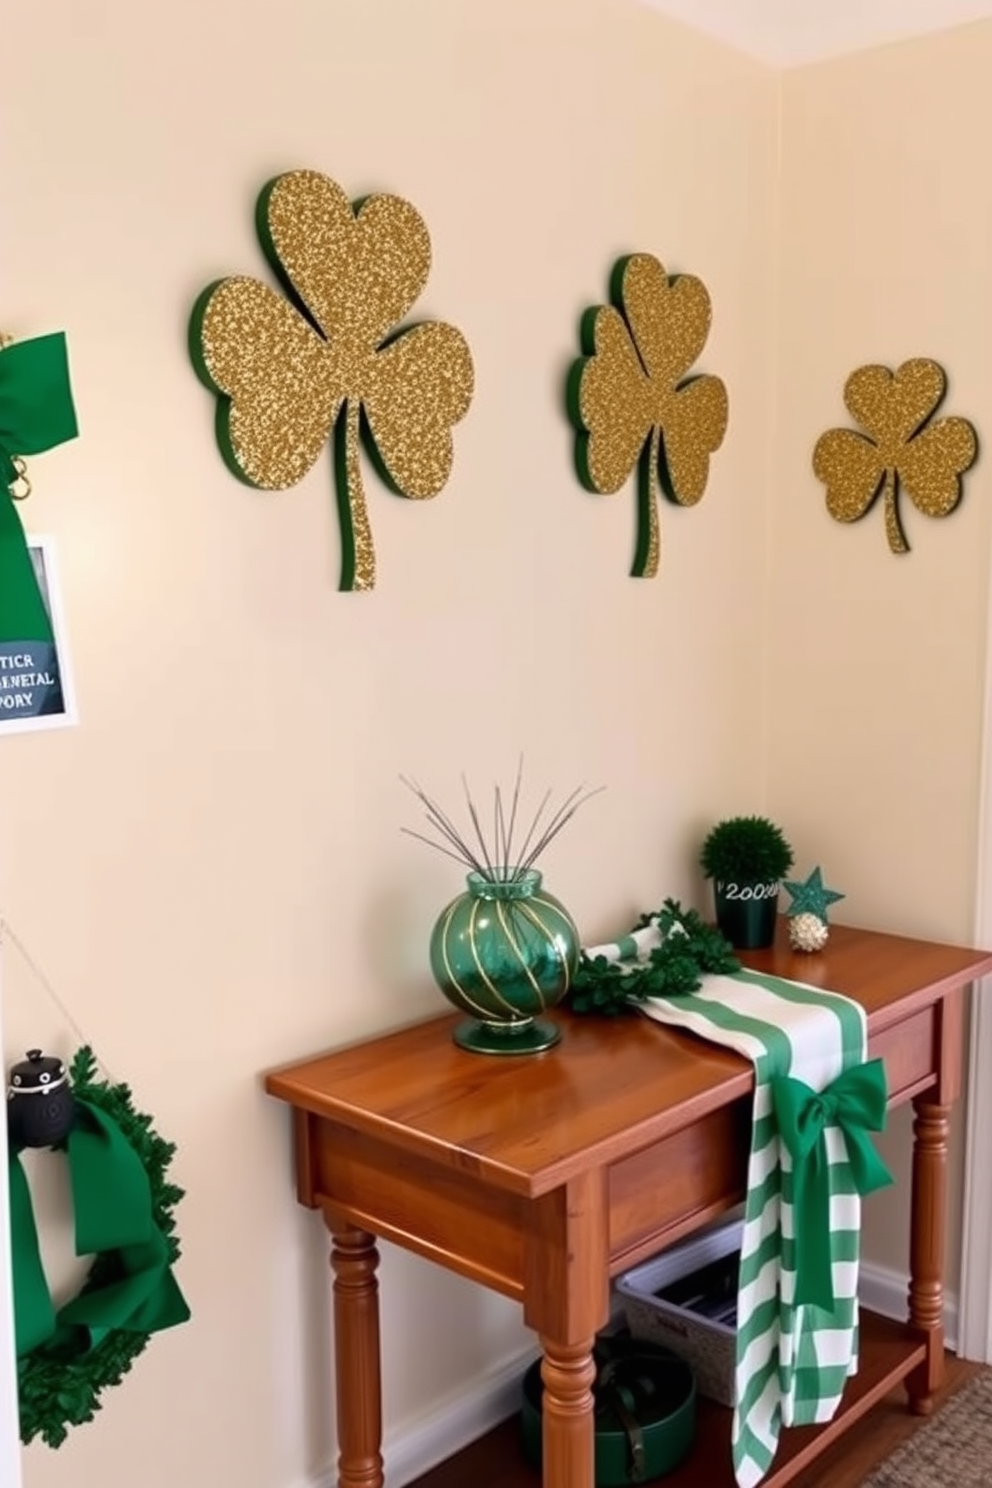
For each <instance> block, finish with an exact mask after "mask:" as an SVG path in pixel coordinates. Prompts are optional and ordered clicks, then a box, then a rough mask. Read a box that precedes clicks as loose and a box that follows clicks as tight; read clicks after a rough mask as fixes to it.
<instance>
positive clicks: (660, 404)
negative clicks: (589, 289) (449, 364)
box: [567, 253, 728, 578]
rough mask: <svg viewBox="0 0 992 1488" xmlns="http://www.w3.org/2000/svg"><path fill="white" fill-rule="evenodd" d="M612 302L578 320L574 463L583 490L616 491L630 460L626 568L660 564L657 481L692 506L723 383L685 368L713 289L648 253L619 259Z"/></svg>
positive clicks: (720, 409) (703, 332) (721, 421)
mask: <svg viewBox="0 0 992 1488" xmlns="http://www.w3.org/2000/svg"><path fill="white" fill-rule="evenodd" d="M610 299H611V301H612V304H610V305H596V306H594V307H593V308H592V309H590V310H587V311H586V313H585V315H584V316H583V319H582V329H581V340H582V351H583V355H582V356H581V357H580V358H579V359H578V360H577V361H576V362H575V363H574V364H573V366H572V369H571V372H570V373H569V378H568V387H567V403H568V412H569V417H570V418H571V420H572V423H573V424H574V425H575V427H576V429H577V431H578V433H577V437H576V441H575V463H576V468H577V470H578V474H579V479H580V480H581V481H582V484H583V485H584V486H585V488H586V490H588V491H595V492H599V493H600V494H603V495H607V494H612V493H613V492H615V491H619V489H620V487H621V486H622V485H623V483H624V481H625V480H626V479H627V477H628V476H629V475H630V473H631V471H632V470H633V468H634V466H635V465H637V467H638V481H637V541H636V547H635V551H634V562H633V565H632V567H631V573H632V574H633V575H634V577H635V578H641V577H646V578H653V577H654V575H655V574H656V573H657V572H658V560H659V556H660V551H661V534H660V528H659V520H658V495H659V491H658V481H659V478H660V481H661V489H662V490H663V491H664V493H665V495H666V496H667V497H668V499H669V500H670V501H674V502H677V503H678V504H679V505H680V506H695V504H696V502H697V501H699V499H700V498H701V496H702V495H703V492H704V491H705V489H706V481H707V478H708V476H709V468H710V455H711V454H712V453H713V452H714V451H715V450H717V449H719V447H720V445H721V444H722V443H723V436H724V434H725V433H726V431H727V417H728V406H727V390H726V388H725V387H724V385H723V383H722V382H721V380H720V379H719V377H713V376H711V375H710V374H704V375H700V374H697V375H695V376H691V377H690V376H687V375H686V374H687V373H688V372H689V369H690V368H691V367H692V365H693V363H694V362H695V361H696V358H697V357H698V356H699V354H700V352H701V351H702V349H703V347H704V346H705V344H706V338H707V336H708V335H709V330H710V321H711V314H712V312H711V307H710V297H709V294H708V293H707V290H706V286H705V285H704V284H703V282H702V281H701V280H700V279H696V278H694V277H693V276H692V275H690V274H675V275H672V276H671V277H669V275H668V274H667V273H666V272H665V270H664V268H663V267H662V265H661V264H660V263H659V262H658V260H657V259H656V258H654V257H652V255H651V254H650V253H633V254H631V255H630V256H629V257H627V258H621V259H620V260H619V261H618V262H617V264H616V266H615V267H614V270H613V274H612V276H611V279H610Z"/></svg>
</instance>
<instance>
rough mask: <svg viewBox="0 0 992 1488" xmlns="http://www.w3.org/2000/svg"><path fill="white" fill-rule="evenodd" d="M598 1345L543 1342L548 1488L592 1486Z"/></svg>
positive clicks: (545, 1483) (545, 1484)
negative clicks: (595, 1351) (595, 1348)
mask: <svg viewBox="0 0 992 1488" xmlns="http://www.w3.org/2000/svg"><path fill="white" fill-rule="evenodd" d="M593 1341H594V1340H593V1339H592V1338H587V1339H585V1340H584V1341H583V1342H582V1343H579V1344H560V1343H556V1342H555V1341H554V1340H553V1339H551V1338H545V1337H542V1338H541V1348H542V1349H543V1350H544V1358H543V1359H542V1361H541V1379H542V1380H543V1382H544V1395H543V1397H542V1403H541V1411H542V1415H543V1423H542V1466H543V1488H580V1485H582V1488H585V1485H587V1484H588V1485H589V1488H592V1483H593V1478H594V1447H593V1443H594V1437H593V1399H592V1385H593V1380H594V1379H595V1378H596V1366H595V1364H594V1363H593V1358H592V1346H593Z"/></svg>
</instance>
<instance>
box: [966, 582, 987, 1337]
mask: <svg viewBox="0 0 992 1488" xmlns="http://www.w3.org/2000/svg"><path fill="white" fill-rule="evenodd" d="M986 637H987V639H986V655H985V718H984V729H983V736H982V763H981V769H982V779H981V793H980V796H979V803H978V871H977V874H976V882H977V890H976V904H975V937H976V941H977V943H978V945H980V946H992V588H990V596H989V618H988V623H987V625H986ZM965 1130H966V1133H967V1136H966V1146H965V1154H964V1162H965V1166H964V1218H963V1224H962V1233H961V1287H960V1304H961V1305H960V1313H959V1317H960V1327H959V1340H958V1342H959V1352H960V1354H961V1355H962V1357H963V1358H965V1359H974V1360H977V1361H978V1362H979V1363H983V1364H990V1363H992V1163H990V1161H989V1155H990V1151H992V977H986V979H985V980H984V981H982V982H976V984H975V987H974V990H973V992H972V996H971V1037H970V1040H969V1047H968V1110H967V1122H966V1128H965Z"/></svg>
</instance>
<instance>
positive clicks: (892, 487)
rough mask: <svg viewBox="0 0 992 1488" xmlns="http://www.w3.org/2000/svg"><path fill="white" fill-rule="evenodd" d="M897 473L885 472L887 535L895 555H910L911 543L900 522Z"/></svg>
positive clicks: (892, 471)
mask: <svg viewBox="0 0 992 1488" xmlns="http://www.w3.org/2000/svg"><path fill="white" fill-rule="evenodd" d="M896 480H897V477H896V473H895V471H894V470H887V471H886V472H885V485H884V487H883V490H884V491H885V535H886V537H887V538H888V539H889V547H890V548H891V549H892V551H893V553H908V552H909V543H908V542H907V541H906V534H905V533H904V532H903V530H902V523H901V522H900V520H899V508H898V506H897V505H896V496H897V495H898V487H897V485H896Z"/></svg>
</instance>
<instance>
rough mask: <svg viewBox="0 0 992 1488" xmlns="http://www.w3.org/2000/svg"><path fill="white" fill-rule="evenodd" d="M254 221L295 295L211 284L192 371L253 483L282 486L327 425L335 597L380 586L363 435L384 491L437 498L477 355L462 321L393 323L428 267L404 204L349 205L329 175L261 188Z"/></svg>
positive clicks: (255, 284) (306, 460) (229, 449)
mask: <svg viewBox="0 0 992 1488" xmlns="http://www.w3.org/2000/svg"><path fill="white" fill-rule="evenodd" d="M256 224H257V228H258V234H259V239H260V241H261V244H262V248H263V251H264V252H265V254H266V257H267V258H268V260H269V262H270V263H271V265H272V267H273V269H274V271H275V274H276V276H277V277H278V279H279V280H280V282H281V283H282V285H283V288H284V289H285V291H286V296H287V297H286V298H284V297H283V296H282V295H280V294H277V293H276V291H275V290H273V289H271V288H269V286H268V285H266V284H262V283H260V282H259V281H258V280H257V279H249V278H246V277H244V276H237V277H235V278H230V279H221V280H220V281H218V282H217V283H215V284H212V285H210V286H209V287H208V288H207V289H206V290H205V291H204V293H203V294H202V295H201V296H200V298H199V300H198V302H197V305H196V307H195V309H194V312H193V320H192V326H191V336H190V340H191V350H192V353H193V358H194V362H195V363H196V365H197V368H198V370H199V371H200V373H201V375H202V376H203V378H204V380H205V381H206V382H207V385H208V386H209V387H211V388H212V389H213V390H214V391H215V392H217V393H219V394H220V395H221V396H220V402H219V406H218V420H217V430H218V439H219V442H220V446H221V450H222V452H223V454H224V458H225V459H226V461H227V463H228V465H229V466H230V467H231V469H232V470H233V471H234V473H235V474H236V475H238V476H239V477H240V478H241V479H242V480H245V481H247V483H248V484H249V485H252V486H257V487H259V488H261V489H264V490H268V491H276V490H284V489H285V488H286V487H287V486H292V485H295V484H296V482H297V481H299V480H301V479H302V477H303V476H304V475H306V473H307V471H308V470H309V469H310V468H311V466H312V465H313V464H314V462H315V461H316V460H317V458H318V456H319V454H320V452H321V450H322V449H323V447H324V445H325V443H326V442H327V439H328V437H329V435H330V434H331V431H332V430H333V432H334V469H335V477H336V484H337V494H338V508H339V514H340V520H341V546H342V561H341V588H342V589H371V588H372V587H373V586H374V584H375V552H374V549H373V545H372V532H371V528H370V527H369V519H368V512H367V510H366V506H365V493H364V491H363V488H362V472H361V465H360V459H359V442H360V438H361V439H363V440H364V442H365V444H366V447H367V449H368V452H369V454H370V456H371V457H372V460H373V462H374V464H375V466H376V469H377V470H378V472H379V474H380V476H381V477H382V478H383V480H384V481H385V482H386V484H387V485H388V486H389V487H390V489H391V490H393V491H395V492H396V493H397V494H399V495H403V496H410V497H413V498H414V499H421V498H423V497H427V496H436V495H437V493H438V491H440V490H441V488H442V486H443V485H444V483H445V481H446V480H447V479H448V475H449V474H450V471H451V464H452V460H453V458H454V451H453V446H452V438H451V428H452V425H454V424H456V423H457V422H458V420H459V419H460V418H462V417H463V416H464V414H465V413H466V412H467V410H468V406H469V403H470V402H471V400H472V390H473V369H472V358H471V355H470V353H469V349H468V346H467V345H466V343H465V338H464V337H463V336H462V334H461V332H460V331H458V330H456V329H455V327H454V326H450V325H445V324H444V323H443V322H440V321H430V322H425V323H422V324H418V325H412V326H408V327H404V328H401V329H399V330H396V329H395V327H396V326H397V324H398V322H399V321H401V320H402V319H403V317H404V316H405V315H406V314H407V312H408V311H409V309H410V308H411V306H412V305H413V304H414V302H415V300H416V299H417V297H418V296H419V294H420V292H421V290H422V289H423V287H424V285H425V283H426V282H427V274H428V271H429V269H430V260H431V249H430V238H429V237H428V234H427V228H426V227H425V225H424V222H423V219H422V218H421V216H420V214H419V213H418V212H417V211H416V210H415V209H414V208H413V207H412V206H410V204H409V203H408V202H405V201H402V200H401V199H400V198H399V197H396V196H385V195H376V196H369V197H367V198H365V199H364V200H363V201H360V202H358V203H356V205H355V206H354V207H353V206H352V204H351V202H350V201H349V200H348V197H347V195H346V194H345V192H344V191H342V189H341V187H340V186H338V185H337V184H336V183H335V182H334V181H332V180H330V179H329V178H328V177H327V176H323V175H320V174H319V173H318V172H317V171H309V170H299V171H290V172H288V173H287V174H286V175H282V176H278V177H277V178H276V179H275V180H274V181H271V182H270V183H269V185H268V186H266V187H265V189H264V191H263V192H262V194H261V197H260V198H259V202H258V209H257V212H256Z"/></svg>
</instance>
